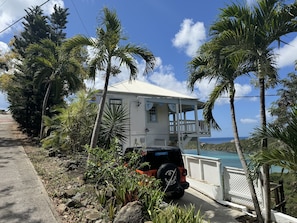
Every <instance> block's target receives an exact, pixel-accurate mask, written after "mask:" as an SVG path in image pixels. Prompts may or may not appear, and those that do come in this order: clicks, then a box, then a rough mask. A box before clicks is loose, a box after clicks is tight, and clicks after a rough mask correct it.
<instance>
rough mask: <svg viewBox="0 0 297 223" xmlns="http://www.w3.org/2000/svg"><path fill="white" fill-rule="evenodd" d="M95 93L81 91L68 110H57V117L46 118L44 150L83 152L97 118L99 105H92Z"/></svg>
mask: <svg viewBox="0 0 297 223" xmlns="http://www.w3.org/2000/svg"><path fill="white" fill-rule="evenodd" d="M93 95H94V92H88V93H86V92H85V91H80V92H78V94H77V97H76V98H75V99H74V100H73V101H72V103H70V104H69V105H68V106H67V107H66V108H56V109H55V112H56V113H57V115H55V116H53V117H52V118H49V117H45V119H44V121H45V132H46V133H47V137H46V138H44V139H43V140H42V146H43V147H44V148H56V149H59V150H64V151H68V152H73V151H82V149H84V146H85V145H86V144H88V143H89V142H90V138H91V134H92V128H93V125H94V122H95V118H96V110H97V104H95V103H90V100H91V98H92V97H93Z"/></svg>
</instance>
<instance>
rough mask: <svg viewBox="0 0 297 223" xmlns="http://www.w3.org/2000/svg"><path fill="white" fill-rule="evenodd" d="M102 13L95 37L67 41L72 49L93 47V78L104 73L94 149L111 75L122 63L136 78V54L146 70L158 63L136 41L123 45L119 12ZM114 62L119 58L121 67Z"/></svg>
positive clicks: (95, 126) (92, 146) (80, 37)
mask: <svg viewBox="0 0 297 223" xmlns="http://www.w3.org/2000/svg"><path fill="white" fill-rule="evenodd" d="M103 13H104V15H103V17H102V23H101V26H100V27H98V28H97V32H96V33H97V37H96V39H93V38H88V37H85V36H81V35H78V36H75V37H73V38H71V39H70V40H68V41H67V42H66V44H67V45H68V46H67V48H68V49H69V50H71V49H73V48H75V47H77V46H91V47H93V48H94V49H95V56H94V58H93V59H92V60H91V61H90V64H89V66H90V77H93V78H95V74H96V71H104V72H105V83H104V89H103V93H102V97H101V100H100V104H99V109H98V113H97V118H96V122H95V125H94V129H93V133H92V138H91V143H90V147H91V148H95V147H96V145H97V142H98V136H99V132H100V126H101V121H102V114H103V111H104V105H105V100H106V94H107V88H108V83H109V78H110V75H117V74H118V73H120V66H121V65H126V66H127V68H128V69H129V70H130V78H134V77H135V76H136V74H137V71H138V69H137V66H136V63H135V57H140V58H142V59H144V60H145V62H146V68H145V71H144V72H145V73H147V72H148V71H150V70H152V69H153V68H154V64H155V58H154V56H153V54H152V53H151V52H150V51H149V50H147V49H145V48H143V47H140V46H137V45H133V44H127V45H123V46H122V45H121V41H123V40H126V38H125V37H124V36H123V34H122V27H121V22H120V20H119V19H118V18H117V15H116V13H115V12H113V11H110V10H109V9H107V8H104V9H103ZM115 61H119V66H117V65H116V63H115Z"/></svg>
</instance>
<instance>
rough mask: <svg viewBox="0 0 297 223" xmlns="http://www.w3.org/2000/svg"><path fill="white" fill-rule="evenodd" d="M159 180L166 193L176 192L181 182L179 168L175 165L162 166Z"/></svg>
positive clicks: (158, 174)
mask: <svg viewBox="0 0 297 223" xmlns="http://www.w3.org/2000/svg"><path fill="white" fill-rule="evenodd" d="M173 174H174V175H173ZM157 179H160V180H161V182H162V186H163V188H164V189H165V192H168V191H174V190H175V189H176V188H177V187H178V186H179V182H180V173H179V169H178V167H177V166H176V165H175V164H173V163H164V164H162V165H161V166H160V167H159V169H158V171H157Z"/></svg>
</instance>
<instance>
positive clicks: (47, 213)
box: [0, 114, 59, 223]
mask: <svg viewBox="0 0 297 223" xmlns="http://www.w3.org/2000/svg"><path fill="white" fill-rule="evenodd" d="M12 122H13V119H12V118H11V116H10V115H2V114H0V223H21V222H22V223H57V222H59V221H58V220H57V219H56V217H55V212H54V209H53V207H52V204H51V202H50V199H49V197H48V194H47V192H46V190H45V188H44V186H43V184H42V183H41V180H40V178H39V177H38V176H37V173H36V171H35V169H34V167H33V165H32V163H31V162H30V160H29V158H28V157H27V155H26V153H25V151H24V148H23V147H22V146H21V144H20V143H19V142H18V140H17V139H15V138H13V134H12V129H11V125H12Z"/></svg>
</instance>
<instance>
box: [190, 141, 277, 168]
mask: <svg viewBox="0 0 297 223" xmlns="http://www.w3.org/2000/svg"><path fill="white" fill-rule="evenodd" d="M246 138H247V137H240V139H246ZM233 139H234V138H233V137H224V138H201V139H200V142H202V143H211V144H220V143H225V142H231V141H232V140H233ZM184 153H185V154H193V155H197V151H196V150H184ZM199 155H201V156H207V157H214V158H219V159H221V162H222V166H229V167H236V168H242V165H241V163H240V160H239V157H238V155H237V153H230V152H223V151H214V150H203V149H201V150H200V154H199ZM271 172H281V168H280V167H276V166H273V167H271Z"/></svg>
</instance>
